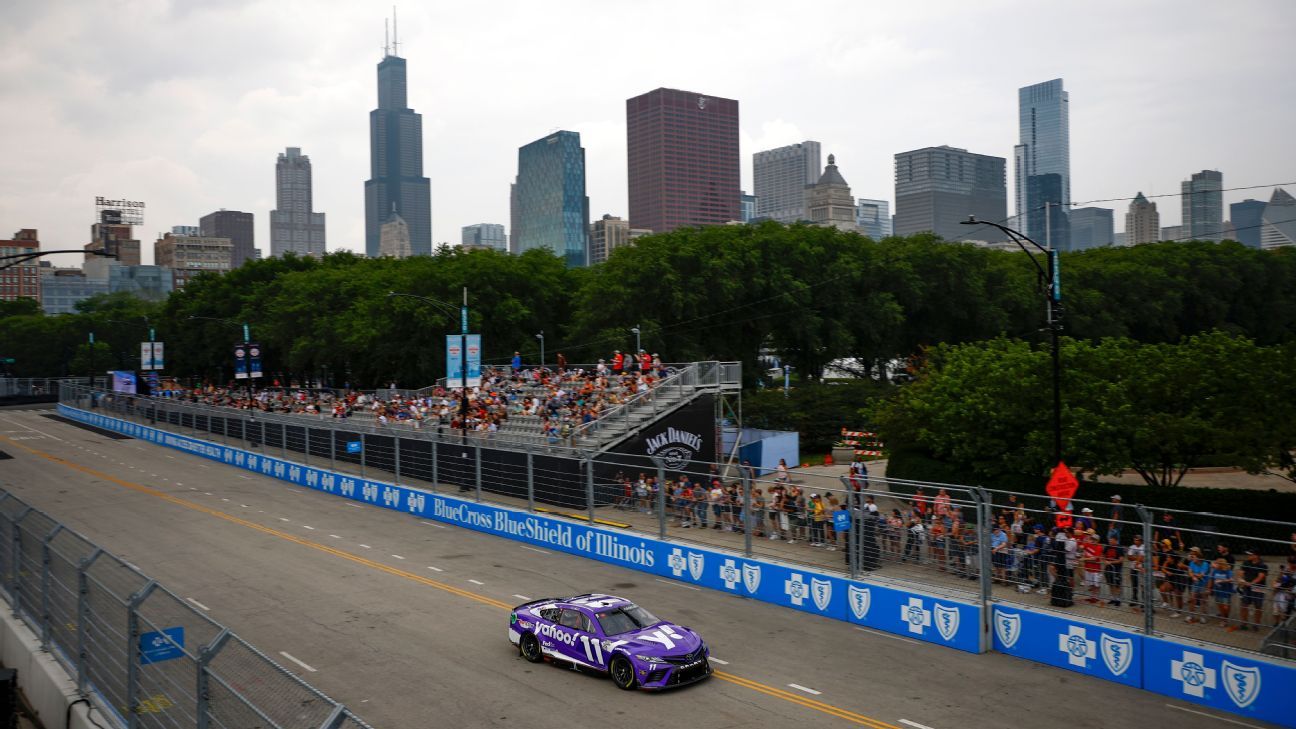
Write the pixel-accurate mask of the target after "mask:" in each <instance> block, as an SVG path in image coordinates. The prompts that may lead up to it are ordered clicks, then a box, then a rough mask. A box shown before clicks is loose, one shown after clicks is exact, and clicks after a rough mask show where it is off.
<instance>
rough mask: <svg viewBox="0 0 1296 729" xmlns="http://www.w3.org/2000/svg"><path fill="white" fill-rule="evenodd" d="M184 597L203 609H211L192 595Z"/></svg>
mask: <svg viewBox="0 0 1296 729" xmlns="http://www.w3.org/2000/svg"><path fill="white" fill-rule="evenodd" d="M185 599H186V600H188V601H189V602H191V603H193V604H195V605H197V606H198V607H200V608H202V609H203V610H211V608H209V607H207V606H206V605H204V604H202V603H200V602H198V601H197V600H195V599H193V598H192V597H186V598H185Z"/></svg>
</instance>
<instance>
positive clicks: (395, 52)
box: [392, 5, 400, 56]
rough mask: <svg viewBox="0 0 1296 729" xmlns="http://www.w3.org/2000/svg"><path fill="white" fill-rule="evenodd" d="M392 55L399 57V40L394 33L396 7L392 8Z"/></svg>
mask: <svg viewBox="0 0 1296 729" xmlns="http://www.w3.org/2000/svg"><path fill="white" fill-rule="evenodd" d="M392 55H393V56H399V55H400V40H399V39H398V36H397V33H396V6H395V5H393V6H392Z"/></svg>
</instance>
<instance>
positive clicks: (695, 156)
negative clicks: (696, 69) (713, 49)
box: [626, 88, 760, 233]
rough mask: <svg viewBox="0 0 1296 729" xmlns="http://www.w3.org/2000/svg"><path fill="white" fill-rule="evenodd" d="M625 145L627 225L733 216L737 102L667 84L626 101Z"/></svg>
mask: <svg viewBox="0 0 1296 729" xmlns="http://www.w3.org/2000/svg"><path fill="white" fill-rule="evenodd" d="M626 142H627V144H626V154H627V161H628V169H629V189H630V224H631V225H632V226H634V227H635V228H647V229H649V230H652V231H653V232H654V233H665V232H668V231H672V230H675V229H676V228H680V227H685V226H692V225H721V224H724V223H727V222H729V221H731V220H738V219H739V212H738V195H739V194H740V189H741V187H742V182H741V180H740V175H739V161H738V102H737V101H734V100H733V99H722V98H719V97H715V96H706V95H705V94H698V93H694V92H692V91H680V90H678V89H665V88H662V89H656V90H654V91H649V92H648V93H646V94H643V95H642V96H636V97H634V98H632V99H627V100H626ZM756 195H757V197H759V196H760V193H759V191H758V192H757V193H756Z"/></svg>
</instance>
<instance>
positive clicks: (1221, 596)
mask: <svg viewBox="0 0 1296 729" xmlns="http://www.w3.org/2000/svg"><path fill="white" fill-rule="evenodd" d="M1236 586H1237V583H1236V580H1235V578H1234V576H1233V568H1232V567H1230V566H1229V563H1228V561H1227V560H1225V559H1224V558H1223V557H1218V558H1216V560H1215V562H1214V563H1213V564H1212V565H1211V571H1210V592H1211V597H1212V598H1214V600H1215V611H1216V615H1217V616H1218V617H1219V619H1220V622H1219V624H1220V627H1221V628H1223V627H1225V626H1228V632H1230V633H1232V632H1233V631H1234V630H1237V626H1236V625H1230V624H1229V608H1230V607H1232V605H1233V590H1234V588H1235V587H1236ZM1202 622H1203V623H1205V622H1207V620H1206V618H1205V616H1202Z"/></svg>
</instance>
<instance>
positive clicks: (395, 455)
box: [392, 434, 401, 484]
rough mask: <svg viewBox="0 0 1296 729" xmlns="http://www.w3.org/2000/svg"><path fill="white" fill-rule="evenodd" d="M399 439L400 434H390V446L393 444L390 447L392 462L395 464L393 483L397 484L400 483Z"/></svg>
mask: <svg viewBox="0 0 1296 729" xmlns="http://www.w3.org/2000/svg"><path fill="white" fill-rule="evenodd" d="M400 440H401V439H400V436H399V435H395V434H393V435H392V446H393V447H392V463H394V464H395V466H396V481H395V483H398V484H399V483H400Z"/></svg>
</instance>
